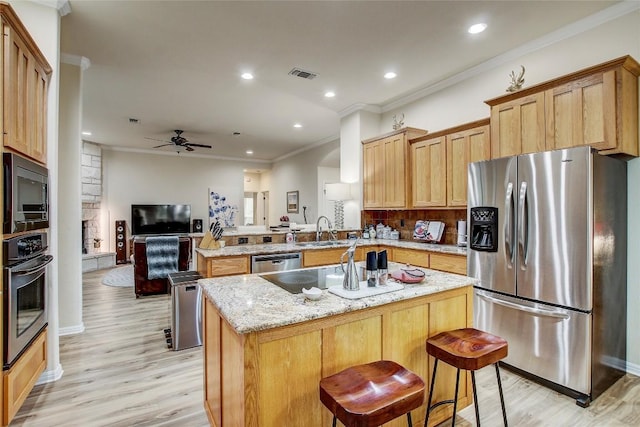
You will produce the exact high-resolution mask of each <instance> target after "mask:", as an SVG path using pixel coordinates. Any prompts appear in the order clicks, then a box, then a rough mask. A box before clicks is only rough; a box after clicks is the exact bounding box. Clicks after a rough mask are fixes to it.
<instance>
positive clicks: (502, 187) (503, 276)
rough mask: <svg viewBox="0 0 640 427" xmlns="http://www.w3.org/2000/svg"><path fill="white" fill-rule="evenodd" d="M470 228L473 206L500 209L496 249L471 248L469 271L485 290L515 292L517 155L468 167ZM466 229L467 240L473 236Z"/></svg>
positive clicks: (468, 261) (468, 260)
mask: <svg viewBox="0 0 640 427" xmlns="http://www.w3.org/2000/svg"><path fill="white" fill-rule="evenodd" d="M468 171H469V173H468V196H467V197H468V215H467V217H468V218H469V221H467V223H468V225H467V227H469V228H470V227H471V224H470V223H471V220H470V218H471V209H472V208H474V207H494V208H497V209H498V221H497V227H498V229H497V238H498V244H497V251H496V252H484V251H478V250H474V249H472V248H471V246H470V247H469V249H468V251H467V274H468V275H469V276H471V277H475V278H478V279H480V281H481V282H480V283H479V284H478V285H477V286H480V287H482V288H485V289H491V290H495V291H500V292H505V293H508V294H515V292H516V271H515V268H514V250H515V248H514V245H513V242H514V230H515V215H514V213H515V212H514V210H515V199H514V194H515V193H514V188H515V185H516V179H517V161H516V158H515V157H509V158H503V159H495V160H489V161H483V162H475V163H470V164H469V168H468ZM472 234H473V233H472V232H471V230H470V229H469V230H468V232H467V236H468V239H469V240H471V239H473V236H472Z"/></svg>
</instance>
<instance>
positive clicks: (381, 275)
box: [378, 250, 388, 286]
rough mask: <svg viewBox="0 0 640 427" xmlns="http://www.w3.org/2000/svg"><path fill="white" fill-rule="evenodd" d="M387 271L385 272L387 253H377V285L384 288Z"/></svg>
mask: <svg viewBox="0 0 640 427" xmlns="http://www.w3.org/2000/svg"><path fill="white" fill-rule="evenodd" d="M387 278H388V270H387V251H386V250H384V251H380V252H378V285H380V286H384V285H386V284H387Z"/></svg>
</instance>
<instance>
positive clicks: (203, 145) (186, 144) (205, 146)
mask: <svg viewBox="0 0 640 427" xmlns="http://www.w3.org/2000/svg"><path fill="white" fill-rule="evenodd" d="M182 145H184V146H191V147H202V148H211V146H210V145H205V144H194V143H193V142H187V143H185V144H182Z"/></svg>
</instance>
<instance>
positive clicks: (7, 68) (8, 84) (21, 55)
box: [3, 25, 32, 154]
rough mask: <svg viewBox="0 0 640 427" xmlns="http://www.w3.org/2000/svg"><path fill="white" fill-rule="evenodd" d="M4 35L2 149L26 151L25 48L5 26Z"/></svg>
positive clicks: (26, 94)
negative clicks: (3, 147) (3, 133)
mask: <svg viewBox="0 0 640 427" xmlns="http://www.w3.org/2000/svg"><path fill="white" fill-rule="evenodd" d="M3 31H4V56H5V58H4V76H3V77H4V81H3V85H4V97H3V98H4V99H3V104H4V105H3V107H4V131H5V135H4V146H5V147H10V148H13V149H14V150H16V151H18V152H20V153H24V154H28V151H29V139H28V138H29V124H28V120H29V77H30V74H29V67H30V65H31V63H32V60H31V59H30V57H31V54H30V53H29V51H28V49H27V46H26V44H25V43H24V42H23V41H22V39H21V38H20V37H19V36H18V35H17V34H16V33H15V32H14V31H13V29H12V28H11V27H9V26H8V25H3Z"/></svg>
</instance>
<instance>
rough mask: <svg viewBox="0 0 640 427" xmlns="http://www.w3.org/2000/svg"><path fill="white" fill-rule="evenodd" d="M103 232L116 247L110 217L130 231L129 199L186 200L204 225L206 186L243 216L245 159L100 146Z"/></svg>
mask: <svg viewBox="0 0 640 427" xmlns="http://www.w3.org/2000/svg"><path fill="white" fill-rule="evenodd" d="M102 162H103V172H102V173H103V186H104V187H103V197H102V210H103V215H104V216H103V221H102V227H103V230H102V231H101V235H102V236H108V237H105V240H107V241H108V245H109V248H110V249H109V250H110V251H115V242H114V227H115V224H114V221H116V220H121V219H124V220H126V221H127V235H128V236H130V235H131V224H130V222H131V205H132V204H147V203H148V204H165V203H166V204H190V205H191V219H192V220H193V219H195V218H198V219H203V220H204V224H205V227H208V225H209V213H208V189H209V188H211V189H213V190H215V191H217V192H218V193H221V194H223V195H224V196H226V197H227V200H228V201H229V202H231V203H232V204H237V205H238V208H239V212H238V215H239V216H238V218H239V219H238V222H236V224H237V225H241V221H242V203H243V199H244V172H243V168H244V167H246V165H244V164H242V163H239V162H232V161H228V160H224V161H222V160H215V159H206V158H198V157H187V156H184V155H183V154H174V153H172V154H169V155H163V154H157V155H154V154H142V153H132V152H127V151H116V150H108V149H103V150H102Z"/></svg>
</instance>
